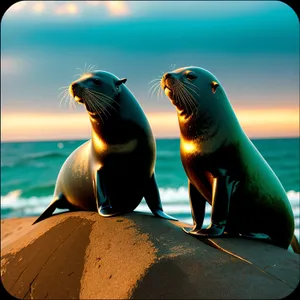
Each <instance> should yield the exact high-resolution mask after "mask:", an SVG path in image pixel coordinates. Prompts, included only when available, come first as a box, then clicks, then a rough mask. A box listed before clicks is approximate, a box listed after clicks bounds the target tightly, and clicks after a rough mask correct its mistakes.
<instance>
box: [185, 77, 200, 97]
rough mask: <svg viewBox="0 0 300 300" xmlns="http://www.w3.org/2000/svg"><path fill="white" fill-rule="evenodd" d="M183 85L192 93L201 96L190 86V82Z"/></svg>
mask: <svg viewBox="0 0 300 300" xmlns="http://www.w3.org/2000/svg"><path fill="white" fill-rule="evenodd" d="M183 85H184V86H185V87H186V88H188V89H189V90H191V91H192V92H194V93H195V94H196V95H197V96H199V94H198V93H197V92H196V91H195V89H194V88H192V87H191V86H190V83H189V82H187V81H184V83H183Z"/></svg>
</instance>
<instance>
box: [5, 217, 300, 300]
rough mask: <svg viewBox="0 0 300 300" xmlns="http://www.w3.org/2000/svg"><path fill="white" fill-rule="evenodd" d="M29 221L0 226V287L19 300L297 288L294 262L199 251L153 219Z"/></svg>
mask: <svg viewBox="0 0 300 300" xmlns="http://www.w3.org/2000/svg"><path fill="white" fill-rule="evenodd" d="M34 220H35V218H17V219H7V220H2V221H1V250H2V251H1V279H2V283H3V285H4V287H5V288H6V290H7V291H8V292H9V293H10V294H12V295H13V296H15V297H18V298H26V299H129V298H132V299H249V298H251V299H282V298H284V297H286V296H288V295H290V294H291V293H292V292H293V291H294V290H295V289H296V287H297V285H298V283H299V280H300V268H299V265H300V256H299V255H297V254H294V253H290V252H288V251H286V250H284V249H281V248H278V247H275V246H272V245H268V244H264V243H262V242H257V241H251V240H247V239H242V238H218V239H212V240H206V243H204V242H203V241H201V240H198V239H196V238H194V237H192V236H189V235H187V234H185V233H184V232H183V231H182V229H181V227H182V226H185V227H188V225H186V224H183V223H180V222H175V221H168V220H163V219H158V218H155V217H153V216H151V215H145V214H139V213H131V214H128V215H126V216H122V217H114V218H102V217H100V216H99V215H98V214H97V213H93V212H73V213H64V214H60V215H55V216H53V217H51V218H49V219H46V220H44V221H42V222H40V223H37V224H36V225H34V226H32V225H31V224H32V222H33V221H34ZM217 248H219V249H217Z"/></svg>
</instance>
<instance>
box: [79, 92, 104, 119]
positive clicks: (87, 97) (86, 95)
mask: <svg viewBox="0 0 300 300" xmlns="http://www.w3.org/2000/svg"><path fill="white" fill-rule="evenodd" d="M88 92H89V91H88V89H84V90H83V94H84V99H85V102H86V105H87V109H88V110H93V111H95V113H96V114H97V115H98V116H99V117H100V119H101V122H102V123H104V121H103V118H102V116H101V113H102V110H101V108H100V107H95V105H94V103H93V100H92V99H91V98H90V97H92V95H91V94H89V93H88Z"/></svg>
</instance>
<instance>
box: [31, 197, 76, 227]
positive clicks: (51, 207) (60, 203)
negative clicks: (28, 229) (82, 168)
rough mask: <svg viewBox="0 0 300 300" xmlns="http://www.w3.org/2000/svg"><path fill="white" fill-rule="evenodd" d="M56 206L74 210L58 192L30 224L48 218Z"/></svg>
mask: <svg viewBox="0 0 300 300" xmlns="http://www.w3.org/2000/svg"><path fill="white" fill-rule="evenodd" d="M56 208H68V209H70V210H76V209H75V207H73V206H72V205H71V204H70V203H69V202H68V201H67V199H66V198H65V196H64V195H63V194H60V195H59V196H58V197H57V198H56V199H54V200H53V201H52V202H51V203H50V204H49V206H48V207H47V208H46V209H45V211H44V212H43V213H42V214H41V215H40V216H39V217H38V218H37V219H36V220H35V221H34V222H33V223H32V225H34V224H36V223H38V222H40V221H42V220H44V219H47V218H49V217H50V216H52V214H53V212H54V211H55V209H56Z"/></svg>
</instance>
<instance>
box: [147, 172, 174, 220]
mask: <svg viewBox="0 0 300 300" xmlns="http://www.w3.org/2000/svg"><path fill="white" fill-rule="evenodd" d="M144 198H145V200H146V202H147V204H148V206H149V208H150V210H151V211H152V213H153V214H154V215H155V216H156V217H160V218H164V219H168V220H173V221H177V219H175V218H173V217H171V216H169V215H168V214H166V213H165V212H164V211H163V208H162V204H161V200H160V196H159V190H158V187H157V183H156V180H155V175H154V174H153V175H152V176H151V178H150V180H149V183H148V186H147V189H146V193H145V195H144Z"/></svg>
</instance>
